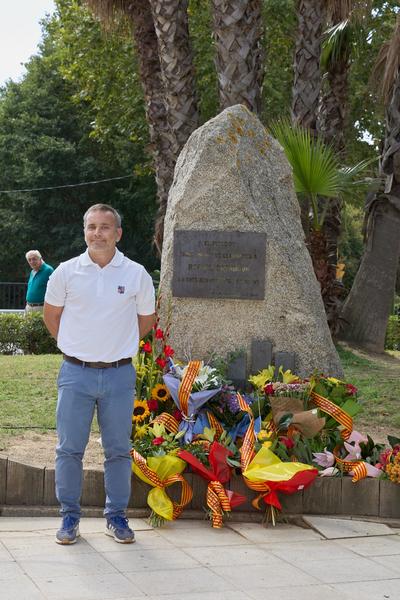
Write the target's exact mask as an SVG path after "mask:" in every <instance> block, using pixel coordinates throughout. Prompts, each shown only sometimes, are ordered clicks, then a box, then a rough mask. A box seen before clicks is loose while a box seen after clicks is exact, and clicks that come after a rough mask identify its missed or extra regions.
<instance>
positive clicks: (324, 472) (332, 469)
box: [319, 467, 339, 477]
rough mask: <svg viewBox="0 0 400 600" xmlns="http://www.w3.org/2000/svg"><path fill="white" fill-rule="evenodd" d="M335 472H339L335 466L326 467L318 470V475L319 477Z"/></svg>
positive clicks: (335, 473) (331, 474)
mask: <svg viewBox="0 0 400 600" xmlns="http://www.w3.org/2000/svg"><path fill="white" fill-rule="evenodd" d="M337 473H339V469H337V468H336V467H328V468H327V469H324V470H323V471H320V472H319V475H320V477H332V476H333V475H337Z"/></svg>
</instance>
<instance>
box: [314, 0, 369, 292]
mask: <svg viewBox="0 0 400 600" xmlns="http://www.w3.org/2000/svg"><path fill="white" fill-rule="evenodd" d="M370 7H371V1H370V0H328V1H327V18H328V22H329V24H330V27H329V29H328V30H327V31H326V32H325V41H324V43H323V50H322V59H321V66H322V68H323V70H325V76H324V83H325V85H323V92H322V95H321V103H320V112H319V115H318V128H319V131H320V133H321V134H322V136H323V138H324V140H325V142H326V143H328V144H330V145H331V146H332V147H333V148H334V149H335V150H336V152H337V153H338V154H340V155H341V156H343V155H344V151H345V142H344V132H345V127H346V120H347V110H348V96H349V89H348V88H349V72H350V66H351V54H352V52H354V48H355V47H357V44H356V43H355V42H356V41H358V40H359V38H360V37H361V36H362V35H363V28H362V24H363V21H364V20H365V17H366V15H367V14H368V11H369V10H370ZM341 209H342V202H341V200H340V198H335V199H332V201H331V202H330V204H329V208H328V212H327V215H326V219H325V224H324V231H325V236H326V240H327V244H328V263H329V264H330V265H331V269H332V273H333V274H335V273H336V266H337V248H338V238H339V235H340V231H341V224H342V223H341ZM339 291H340V289H338V292H339Z"/></svg>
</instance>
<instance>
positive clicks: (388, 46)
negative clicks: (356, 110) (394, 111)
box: [371, 13, 400, 104]
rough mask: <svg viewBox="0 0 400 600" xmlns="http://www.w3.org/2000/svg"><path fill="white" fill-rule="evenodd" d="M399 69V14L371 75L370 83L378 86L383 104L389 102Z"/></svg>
mask: <svg viewBox="0 0 400 600" xmlns="http://www.w3.org/2000/svg"><path fill="white" fill-rule="evenodd" d="M399 69H400V13H399V14H398V15H397V19H396V23H395V26H394V30H393V35H392V37H391V39H390V40H389V41H388V42H385V43H384V44H382V46H381V49H380V50H379V53H378V56H377V59H376V61H375V64H374V67H373V69H372V74H371V82H372V83H373V84H374V86H375V87H376V88H377V87H378V85H379V84H380V85H379V88H380V92H381V95H382V98H383V99H384V102H385V104H388V103H389V101H390V97H391V93H392V89H393V84H394V82H395V80H396V76H397V73H398V71H399Z"/></svg>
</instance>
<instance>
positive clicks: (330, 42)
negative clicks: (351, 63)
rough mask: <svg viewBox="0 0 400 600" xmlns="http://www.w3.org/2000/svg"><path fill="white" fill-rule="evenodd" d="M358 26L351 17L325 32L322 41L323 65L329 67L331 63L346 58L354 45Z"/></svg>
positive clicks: (324, 67) (325, 67)
mask: <svg viewBox="0 0 400 600" xmlns="http://www.w3.org/2000/svg"><path fill="white" fill-rule="evenodd" d="M355 31H356V28H355V27H354V24H353V23H351V21H350V19H346V20H344V21H340V23H336V24H335V25H333V26H332V27H329V29H327V30H326V31H325V32H324V40H323V42H322V54H321V66H322V68H323V69H328V67H329V65H330V64H335V63H337V62H338V61H339V60H341V59H343V58H346V57H348V56H349V54H350V49H351V47H352V45H353V40H354V36H355Z"/></svg>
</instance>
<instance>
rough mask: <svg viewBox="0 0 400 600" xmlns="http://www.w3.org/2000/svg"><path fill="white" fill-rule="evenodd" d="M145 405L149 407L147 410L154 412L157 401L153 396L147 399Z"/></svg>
mask: <svg viewBox="0 0 400 600" xmlns="http://www.w3.org/2000/svg"><path fill="white" fill-rule="evenodd" d="M147 406H148V407H149V410H151V411H152V412H155V411H157V410H158V402H157V400H154V398H151V399H150V400H147Z"/></svg>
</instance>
